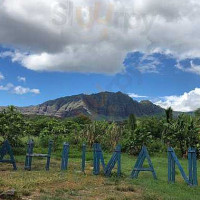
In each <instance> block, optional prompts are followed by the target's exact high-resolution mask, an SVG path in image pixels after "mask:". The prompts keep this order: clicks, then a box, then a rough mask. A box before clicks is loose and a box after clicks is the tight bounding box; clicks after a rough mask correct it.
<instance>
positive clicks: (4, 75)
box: [0, 0, 200, 112]
mask: <svg viewBox="0 0 200 200" xmlns="http://www.w3.org/2000/svg"><path fill="white" fill-rule="evenodd" d="M77 13H79V14H77ZM199 23H200V3H199V1H197V0H182V3H181V5H180V0H173V3H172V2H167V1H166V2H163V1H162V2H161V1H160V0H140V1H137V0H123V1H122V0H119V1H117V2H116V1H115V0H110V1H106V0H102V1H101V2H99V1H98V0H94V1H92V2H90V1H87V0H77V1H76V2H72V1H70V0H59V1H57V0H48V1H46V0H40V1H39V0H29V2H28V3H27V1H26V0H20V1H18V0H6V1H1V2H0V106H6V105H11V104H13V105H16V106H28V105H36V104H39V103H43V102H44V101H47V100H50V99H55V98H59V97H63V96H70V95H75V94H80V93H85V94H91V93H97V92H102V91H111V92H117V91H121V92H124V93H126V94H128V95H130V96H131V97H132V98H133V99H136V100H138V101H140V100H143V99H148V100H151V101H152V102H153V103H155V104H156V105H159V106H161V107H163V108H167V107H169V106H171V107H172V108H173V109H174V110H177V111H186V112H187V111H193V110H195V109H197V108H199V107H200V42H199V35H200V28H199Z"/></svg>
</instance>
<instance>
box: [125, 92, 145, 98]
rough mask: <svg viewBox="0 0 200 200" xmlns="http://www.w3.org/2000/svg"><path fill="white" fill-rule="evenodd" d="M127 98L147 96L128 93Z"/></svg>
mask: <svg viewBox="0 0 200 200" xmlns="http://www.w3.org/2000/svg"><path fill="white" fill-rule="evenodd" d="M128 95H129V97H131V98H148V96H142V95H138V94H135V93H128Z"/></svg>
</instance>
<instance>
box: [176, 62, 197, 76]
mask: <svg viewBox="0 0 200 200" xmlns="http://www.w3.org/2000/svg"><path fill="white" fill-rule="evenodd" d="M176 67H177V68H178V69H180V70H182V71H185V72H191V73H193V74H198V75H200V65H195V64H194V63H193V61H190V66H189V67H183V66H182V65H181V64H180V63H178V64H177V65H176Z"/></svg>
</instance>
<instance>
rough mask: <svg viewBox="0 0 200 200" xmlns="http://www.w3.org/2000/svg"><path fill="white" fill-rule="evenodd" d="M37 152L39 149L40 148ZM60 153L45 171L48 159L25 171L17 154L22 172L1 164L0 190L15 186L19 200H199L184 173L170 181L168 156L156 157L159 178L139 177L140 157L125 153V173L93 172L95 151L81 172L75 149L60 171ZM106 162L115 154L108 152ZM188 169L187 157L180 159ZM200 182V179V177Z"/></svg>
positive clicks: (196, 189) (145, 174) (198, 192)
mask: <svg viewBox="0 0 200 200" xmlns="http://www.w3.org/2000/svg"><path fill="white" fill-rule="evenodd" d="M36 151H37V150H36ZM60 152H61V151H57V152H56V153H54V154H53V155H52V159H51V165H50V171H48V172H46V171H45V170H44V167H45V160H43V159H34V160H33V169H32V171H30V172H29V171H24V169H23V168H24V158H25V157H24V156H16V160H17V167H18V171H16V172H15V171H12V167H11V166H9V165H7V164H0V192H3V191H7V190H9V189H15V190H16V192H17V195H16V197H15V199H26V200H28V199H29V200H31V199H38V200H64V199H65V200H66V199H67V200H68V199H69V200H70V199H83V200H90V199H91V200H92V199H96V200H118V199H119V200H131V199H133V200H137V199H141V200H158V199H163V200H179V199H180V200H198V199H200V187H189V186H187V185H186V183H184V181H183V179H182V177H181V175H180V172H179V171H178V170H177V171H176V183H175V184H168V183H167V157H166V156H162V157H158V156H156V157H152V162H153V165H154V168H155V170H156V173H157V176H158V180H156V181H155V180H153V177H152V174H151V173H150V172H141V174H140V175H139V178H138V179H134V180H133V179H131V178H130V173H131V171H132V168H133V166H134V164H135V161H136V157H133V156H129V155H127V154H123V155H122V172H123V173H122V176H121V177H120V178H117V177H116V173H115V171H114V173H113V175H112V176H111V177H109V178H106V177H104V175H103V174H101V175H98V176H94V175H93V174H92V152H88V153H87V163H86V173H85V174H83V173H82V172H81V171H80V164H81V160H80V156H81V152H77V151H75V150H72V149H71V151H70V152H71V153H70V159H69V169H68V170H67V171H66V172H61V171H60V156H59V155H60ZM104 156H105V160H106V162H107V161H108V160H109V158H110V157H111V154H104ZM180 162H181V163H182V165H183V167H184V169H185V171H186V172H187V160H180ZM198 172H200V170H199V169H198ZM199 182H200V180H199Z"/></svg>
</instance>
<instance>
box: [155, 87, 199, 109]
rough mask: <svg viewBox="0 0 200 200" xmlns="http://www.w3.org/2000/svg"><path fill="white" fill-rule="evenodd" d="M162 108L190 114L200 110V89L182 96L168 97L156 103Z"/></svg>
mask: <svg viewBox="0 0 200 200" xmlns="http://www.w3.org/2000/svg"><path fill="white" fill-rule="evenodd" d="M155 104H156V105H159V106H161V107H162V108H165V109H166V108H168V107H172V108H173V110H174V111H182V112H190V111H194V110H196V109H197V108H200V88H195V89H194V90H191V91H190V92H185V93H184V94H183V95H180V96H176V95H174V96H166V97H162V98H161V100H159V101H157V102H155Z"/></svg>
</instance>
